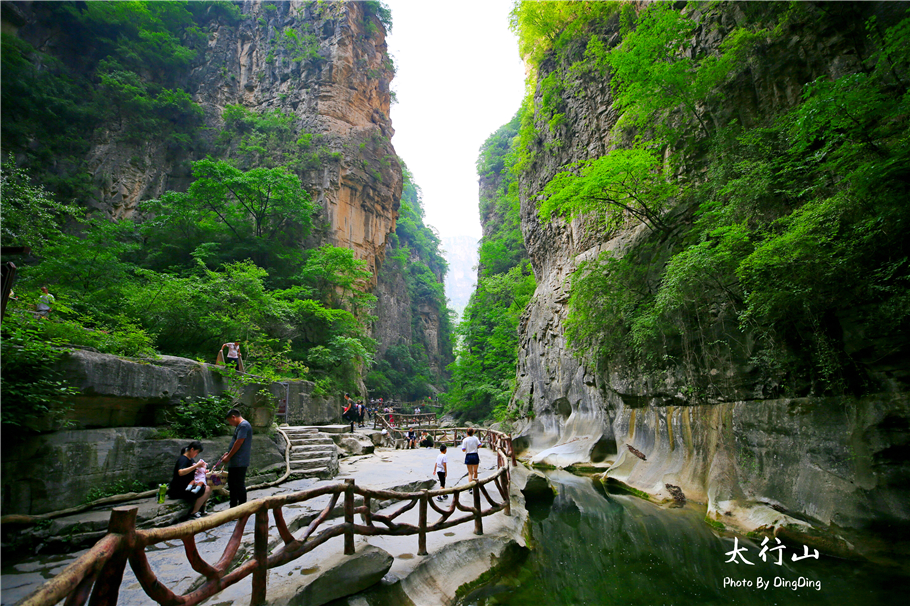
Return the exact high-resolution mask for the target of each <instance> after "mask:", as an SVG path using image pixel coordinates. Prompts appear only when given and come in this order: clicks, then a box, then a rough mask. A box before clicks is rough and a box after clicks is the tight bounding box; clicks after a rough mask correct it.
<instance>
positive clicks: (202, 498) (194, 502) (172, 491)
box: [167, 440, 212, 520]
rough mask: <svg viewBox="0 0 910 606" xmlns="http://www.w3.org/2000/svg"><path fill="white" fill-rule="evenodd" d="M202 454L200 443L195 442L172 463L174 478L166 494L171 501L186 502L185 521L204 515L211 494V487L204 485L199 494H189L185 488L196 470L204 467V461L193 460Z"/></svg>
mask: <svg viewBox="0 0 910 606" xmlns="http://www.w3.org/2000/svg"><path fill="white" fill-rule="evenodd" d="M201 452H202V442H200V441H199V440H195V441H193V442H190V444H189V446H187V447H186V448H184V449H183V450H181V451H180V458H178V459H177V462H176V463H174V477H173V478H171V484H170V486H169V487H168V491H167V494H168V496H169V497H171V498H172V499H180V500H182V501H186V502H187V503H189V505H190V512H189V513H188V514H187V516H186V519H187V520H193V519H197V518H200V517H202V516H204V515H205V502H206V501H207V500H208V498H209V495H211V494H212V487H211V486H209V485H206V486H205V488H204V489H203V490H202V491H201V492H195V493H194V492H190V491H188V490H187V487H188V486H189V485H190V482H192V481H193V475H194V474H195V472H196V469H198V468H199V467H201V466H203V465H205V461H202V460H199V461H196V460H194V459H195V458H196V457H198V456H199V453H201Z"/></svg>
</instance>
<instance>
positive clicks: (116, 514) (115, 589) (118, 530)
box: [89, 505, 139, 606]
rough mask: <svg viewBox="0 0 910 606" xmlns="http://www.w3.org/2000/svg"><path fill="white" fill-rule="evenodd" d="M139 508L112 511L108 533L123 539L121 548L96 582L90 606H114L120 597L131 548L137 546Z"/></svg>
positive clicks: (99, 574)
mask: <svg viewBox="0 0 910 606" xmlns="http://www.w3.org/2000/svg"><path fill="white" fill-rule="evenodd" d="M138 512H139V508H138V507H136V506H135V505H134V506H132V507H115V508H114V509H112V510H111V520H110V522H108V526H107V531H108V533H111V534H119V535H121V536H122V537H123V539H122V541H121V543H120V548H119V549H118V550H117V551H116V552H115V553H114V554H113V556H111V559H110V560H108V561H107V562H106V563H105V564H104V566H103V567H102V568H101V571H100V572H99V573H98V578H97V580H96V581H95V588H94V590H93V591H92V598H91V600H90V601H89V604H90V606H113V605H114V604H116V603H117V598H118V597H119V595H120V583H122V582H123V571H124V569H125V568H126V561H127V559H128V557H129V553H130V550H131V548H132V547H133V546H134V545H135V544H136V515H137V514H138Z"/></svg>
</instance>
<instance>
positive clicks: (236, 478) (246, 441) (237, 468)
mask: <svg viewBox="0 0 910 606" xmlns="http://www.w3.org/2000/svg"><path fill="white" fill-rule="evenodd" d="M225 420H226V421H227V422H228V424H229V425H230V426H231V427H234V428H235V429H234V437H233V438H232V439H231V446H230V448H229V449H228V451H227V452H226V453H224V455H222V457H221V459H219V461H218V462H219V463H225V464H227V466H228V481H227V484H228V491H229V492H230V493H231V507H236V506H237V505H243V504H244V503H246V470H247V468H248V467H249V466H250V451H251V450H252V447H253V427H252V426H251V425H250V422H249V421H247V420H246V419H244V418H243V417H242V416H240V411H239V410H237V409H236V408H234V409H231V411H230V412H229V413H227V416H226V417H225Z"/></svg>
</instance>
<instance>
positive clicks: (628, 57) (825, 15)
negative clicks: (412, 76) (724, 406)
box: [513, 2, 910, 399]
mask: <svg viewBox="0 0 910 606" xmlns="http://www.w3.org/2000/svg"><path fill="white" fill-rule="evenodd" d="M547 4H551V5H552V6H550V7H547V10H546V11H543V10H541V9H540V7H536V5H537V3H533V2H523V3H521V4H520V5H519V8H517V9H516V11H515V13H514V14H513V18H514V21H513V23H514V26H515V27H516V29H517V30H518V31H519V34H520V39H521V40H522V42H521V44H522V45H523V48H525V49H526V50H527V52H528V57H529V58H530V59H531V60H532V61H535V62H537V64H538V72H539V73H538V77H540V78H541V80H540V86H539V87H538V92H537V103H536V107H535V114H534V119H533V120H526V121H525V123H524V124H523V127H522V128H523V133H522V141H523V142H524V144H525V148H524V149H523V152H522V153H523V157H524V159H525V163H524V164H523V168H525V169H526V170H531V167H533V166H535V164H534V163H535V160H536V159H537V154H541V153H543V152H544V151H545V150H546V148H547V147H548V148H549V149H551V150H552V149H554V146H555V147H556V148H558V147H559V146H561V145H567V144H570V142H566V141H562V140H561V139H560V133H561V130H560V125H561V120H562V112H564V111H565V108H566V100H567V99H569V98H570V97H571V96H574V95H582V94H584V87H585V86H586V83H587V82H592V81H595V80H596V79H602V78H609V79H610V82H611V89H612V91H611V92H612V97H613V100H614V107H615V108H616V109H617V110H618V111H619V119H618V121H617V122H616V125H615V128H614V131H613V140H614V144H615V145H617V148H616V149H614V150H613V151H610V152H609V153H607V154H606V155H603V156H600V157H585V158H584V159H583V160H582V161H581V162H580V163H576V164H571V165H567V166H564V167H562V169H561V171H560V172H558V173H557V174H555V176H553V178H552V179H551V180H550V181H549V184H548V185H546V187H545V188H544V189H543V191H542V194H543V195H542V199H543V201H542V203H540V205H539V207H538V208H539V213H540V218H541V220H543V221H550V220H556V219H557V218H559V217H566V218H570V217H582V216H583V217H586V218H587V219H589V221H590V224H591V225H592V229H595V230H597V231H598V233H600V234H601V237H602V238H604V239H608V238H609V237H610V236H611V235H613V234H616V233H617V230H618V229H620V228H629V227H633V226H634V225H635V224H637V223H645V224H646V225H647V227H648V228H649V232H647V233H649V234H650V235H649V236H646V237H640V238H637V239H636V240H634V241H633V242H632V243H631V244H629V245H627V246H626V247H625V248H624V249H623V250H621V251H620V252H619V253H618V254H617V253H604V254H602V255H601V256H600V258H599V259H596V260H594V261H589V262H587V263H584V264H582V265H581V267H580V268H579V270H578V271H577V272H576V274H575V275H574V276H573V278H572V284H571V288H572V298H571V300H570V302H569V307H570V317H569V327H568V336H569V338H570V340H571V343H572V345H573V347H574V348H575V349H576V350H577V351H578V352H579V353H580V354H581V355H584V356H589V357H591V358H592V359H593V361H595V362H597V363H599V364H601V365H606V366H609V365H611V364H630V363H631V364H641V365H646V366H654V367H657V366H660V365H665V364H667V363H680V364H681V365H683V366H684V367H685V368H687V370H688V372H689V376H688V379H689V383H690V386H689V387H690V389H692V391H693V393H692V395H693V396H694V397H696V398H697V399H700V398H705V397H707V398H711V397H716V396H718V395H719V394H721V393H722V392H723V389H724V387H723V385H721V384H720V383H718V382H717V380H715V379H713V378H711V374H710V372H709V371H710V369H711V368H716V367H717V366H718V365H723V364H724V361H725V360H730V359H731V358H737V357H741V358H744V359H746V360H748V363H749V364H751V365H753V366H754V367H756V368H758V369H760V371H761V373H762V374H763V376H765V377H771V378H772V380H771V381H770V382H769V385H770V387H771V390H772V391H771V392H770V393H771V394H772V395H773V394H774V393H777V394H787V395H801V394H807V393H816V394H818V393H843V392H845V391H847V392H854V393H855V392H861V391H866V390H874V389H881V388H883V387H885V386H884V385H883V384H882V382H881V379H882V376H883V375H881V374H880V373H879V374H877V375H876V372H875V371H874V370H873V368H874V367H877V368H878V369H882V368H889V367H890V366H891V365H893V364H895V363H897V362H898V360H899V359H900V358H901V356H903V355H905V354H906V343H908V342H910V341H908V339H907V337H908V336H910V261H908V259H910V249H908V248H907V239H906V238H905V237H904V233H905V232H906V230H907V228H908V222H910V213H908V209H907V205H906V199H907V195H908V193H910V192H908V183H910V169H908V167H910V147H908V145H907V141H908V134H910V127H908V121H907V116H908V115H910V93H908V83H910V19H907V18H906V14H905V13H904V9H903V8H898V9H897V11H894V10H892V11H891V14H890V19H889V21H888V22H882V21H880V20H879V19H878V18H877V17H876V16H875V15H871V14H870V13H871V10H872V9H871V8H867V7H866V6H861V5H857V4H849V5H847V4H838V5H833V4H830V5H827V6H824V7H822V6H818V5H815V4H812V3H792V4H786V3H749V6H742V5H741V6H740V8H739V9H738V10H736V11H735V12H734V11H732V10H731V9H730V7H728V6H725V5H723V4H716V5H701V4H697V3H688V4H686V5H685V8H682V9H680V6H681V5H680V3H675V4H671V3H653V4H650V5H647V6H646V7H637V6H636V5H632V4H628V5H625V6H622V7H619V8H617V7H614V8H613V9H608V8H607V7H603V14H600V15H594V14H593V13H592V9H591V8H590V7H581V6H573V5H576V4H582V3H547ZM584 4H592V3H584ZM573 8H574V9H576V10H573ZM724 11H727V19H726V20H724V19H721V17H722V16H723V12H724ZM895 12H897V13H898V14H897V16H896V18H894V17H895V15H894V14H895ZM731 15H735V16H731ZM721 22H723V23H724V27H723V28H721V26H720V25H719V24H720V23H721ZM617 24H618V25H619V30H620V33H621V39H620V41H619V42H618V43H616V44H615V46H612V47H610V46H608V44H607V41H608V35H603V33H602V32H605V31H606V32H610V31H615V29H616V25H617ZM824 28H832V29H834V30H838V31H844V32H847V33H848V34H849V36H848V37H849V40H850V42H849V48H848V49H847V51H846V52H847V54H846V57H847V59H843V60H840V62H839V63H838V64H837V69H836V70H834V71H835V73H827V72H825V71H822V72H821V73H819V72H818V71H816V73H814V74H811V75H810V77H809V79H810V80H811V81H809V82H806V83H805V85H804V87H803V90H802V96H801V98H800V99H796V100H794V101H793V102H792V103H786V102H781V103H779V104H778V105H777V106H769V107H761V108H758V111H757V112H756V113H755V114H754V115H746V116H742V117H740V118H737V112H736V111H734V109H735V108H731V107H730V106H729V105H727V104H725V103H724V99H725V98H728V97H730V96H732V95H734V93H735V91H736V89H737V88H738V87H742V86H744V83H748V84H745V85H747V86H751V83H749V81H748V75H749V74H750V72H751V71H754V69H755V64H754V63H753V62H754V61H756V59H755V57H757V56H759V55H761V56H764V57H765V58H766V59H765V60H764V61H766V62H767V61H770V59H769V58H770V57H773V56H775V54H782V53H786V52H790V51H787V50H786V49H787V48H788V47H787V46H786V45H787V44H788V43H789V41H790V40H792V39H796V38H799V37H800V36H801V35H802V33H803V32H812V31H817V30H820V29H824ZM705 32H709V33H710V34H711V35H715V36H720V38H721V39H722V43H721V44H720V45H719V46H716V45H714V46H712V45H707V44H699V41H700V36H704V35H705ZM533 40H544V41H546V42H547V45H546V50H547V53H548V54H545V56H546V58H547V66H546V67H544V66H542V64H541V63H540V61H541V59H542V58H543V57H544V54H541V53H539V52H537V51H535V52H534V53H531V52H530V50H531V49H534V48H537V47H535V46H534V45H533V44H531V42H532V41H533ZM763 67H765V66H763ZM547 72H548V73H547ZM544 73H546V76H545V77H544ZM768 76H769V77H771V78H774V77H783V75H778V74H776V73H774V72H770V74H768Z"/></svg>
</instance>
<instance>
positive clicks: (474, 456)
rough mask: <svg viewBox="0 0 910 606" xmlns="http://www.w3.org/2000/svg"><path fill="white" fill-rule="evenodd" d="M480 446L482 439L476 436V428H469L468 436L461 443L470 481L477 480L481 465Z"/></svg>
mask: <svg viewBox="0 0 910 606" xmlns="http://www.w3.org/2000/svg"><path fill="white" fill-rule="evenodd" d="M478 448H480V440H478V439H477V438H476V437H475V436H474V428H473V427H471V428H470V429H468V437H466V438H465V439H464V441H463V442H462V443H461V451H462V452H463V453H465V455H464V464H465V465H466V466H467V468H468V483H469V484H470V483H471V482H474V481H475V480H477V466H478V465H480V454H478V452H477V449H478Z"/></svg>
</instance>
